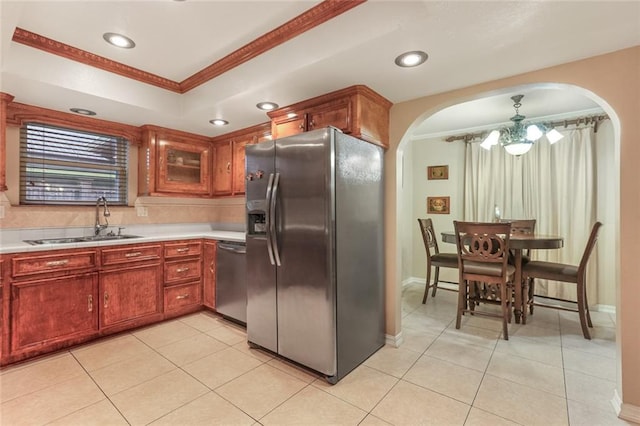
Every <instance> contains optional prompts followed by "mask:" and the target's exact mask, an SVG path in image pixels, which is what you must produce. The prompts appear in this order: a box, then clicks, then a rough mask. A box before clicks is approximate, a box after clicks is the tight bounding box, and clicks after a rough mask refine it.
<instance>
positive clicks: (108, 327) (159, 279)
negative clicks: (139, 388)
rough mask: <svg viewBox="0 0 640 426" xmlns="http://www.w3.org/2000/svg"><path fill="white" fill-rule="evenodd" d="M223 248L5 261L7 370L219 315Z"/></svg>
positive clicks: (173, 244)
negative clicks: (175, 320)
mask: <svg viewBox="0 0 640 426" xmlns="http://www.w3.org/2000/svg"><path fill="white" fill-rule="evenodd" d="M216 247H217V245H216V242H215V241H204V243H203V241H202V240H200V239H194V240H181V241H168V242H165V243H146V244H144V243H143V244H127V245H118V246H110V247H104V248H101V249H84V250H73V249H72V250H51V251H45V252H37V253H20V254H15V255H9V256H4V257H3V258H0V326H1V327H0V333H1V336H2V339H1V341H0V365H6V364H10V363H13V362H17V361H21V360H24V359H27V358H31V357H34V356H37V355H41V354H45V353H48V352H52V351H54V350H58V349H61V348H65V347H69V346H71V345H74V344H78V343H83V342H86V341H89V340H92V339H95V338H97V337H99V336H102V335H108V334H112V333H116V332H120V331H124V330H129V329H132V328H135V327H139V326H142V325H147V324H151V323H155V322H159V321H162V320H163V319H167V318H172V317H177V316H180V315H184V314H188V313H191V312H196V311H198V310H201V309H202V307H203V305H204V306H206V307H208V308H210V309H215V268H216V264H215V260H216ZM74 268H75V269H74ZM203 284H204V289H203Z"/></svg>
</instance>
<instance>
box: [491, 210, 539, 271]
mask: <svg viewBox="0 0 640 426" xmlns="http://www.w3.org/2000/svg"><path fill="white" fill-rule="evenodd" d="M499 222H500V223H510V224H511V235H514V234H533V233H534V232H535V231H536V220H535V219H500V220H499ZM530 252H531V250H526V251H524V252H523V253H522V263H523V264H524V263H526V262H528V261H529V260H531V253H530ZM511 256H512V257H515V255H514V254H513V253H511ZM511 260H513V259H511Z"/></svg>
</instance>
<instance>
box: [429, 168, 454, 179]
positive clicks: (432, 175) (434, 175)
mask: <svg viewBox="0 0 640 426" xmlns="http://www.w3.org/2000/svg"><path fill="white" fill-rule="evenodd" d="M427 179H429V180H433V179H449V166H428V167H427Z"/></svg>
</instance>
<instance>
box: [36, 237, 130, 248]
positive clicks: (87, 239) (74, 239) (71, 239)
mask: <svg viewBox="0 0 640 426" xmlns="http://www.w3.org/2000/svg"><path fill="white" fill-rule="evenodd" d="M130 238H141V237H140V236H139V235H92V236H89V237H64V238H43V239H41V240H24V242H25V243H29V244H31V245H34V246H35V245H39V244H70V243H86V242H91V241H111V240H126V239H130Z"/></svg>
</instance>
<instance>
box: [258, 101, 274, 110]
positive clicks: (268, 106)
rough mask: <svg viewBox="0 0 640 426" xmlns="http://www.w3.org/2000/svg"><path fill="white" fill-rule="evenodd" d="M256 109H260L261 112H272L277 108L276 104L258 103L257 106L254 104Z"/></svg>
mask: <svg viewBox="0 0 640 426" xmlns="http://www.w3.org/2000/svg"><path fill="white" fill-rule="evenodd" d="M256 107H257V108H258V109H261V110H263V111H272V110H274V109H276V108H278V104H277V103H275V102H260V103H258V104H256Z"/></svg>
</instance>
